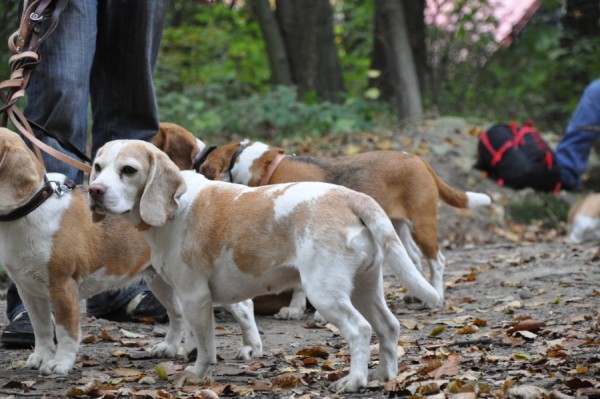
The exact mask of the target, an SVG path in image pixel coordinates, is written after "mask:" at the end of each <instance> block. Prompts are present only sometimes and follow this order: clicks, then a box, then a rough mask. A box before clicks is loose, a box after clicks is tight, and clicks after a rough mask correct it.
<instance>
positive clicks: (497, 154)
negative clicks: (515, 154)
mask: <svg viewBox="0 0 600 399" xmlns="http://www.w3.org/2000/svg"><path fill="white" fill-rule="evenodd" d="M479 138H480V140H481V142H482V143H483V145H484V146H485V148H486V149H487V150H488V151H489V153H490V154H492V160H491V165H492V166H496V164H498V162H500V161H501V160H502V157H503V156H504V153H505V152H506V151H508V149H509V148H512V147H514V146H515V143H514V142H513V141H506V142H505V143H504V144H503V145H502V147H500V148H499V149H497V150H496V149H495V148H494V147H493V146H492V143H490V138H489V137H488V135H487V132H483V133H482V134H481V136H480V137H479Z"/></svg>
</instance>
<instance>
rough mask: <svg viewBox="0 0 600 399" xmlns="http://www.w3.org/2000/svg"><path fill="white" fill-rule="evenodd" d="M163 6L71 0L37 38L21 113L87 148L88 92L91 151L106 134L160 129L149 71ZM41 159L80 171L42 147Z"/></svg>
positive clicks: (78, 177) (75, 174)
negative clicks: (54, 24) (43, 36)
mask: <svg viewBox="0 0 600 399" xmlns="http://www.w3.org/2000/svg"><path fill="white" fill-rule="evenodd" d="M167 8H168V1H166V0H102V1H97V0H77V1H70V2H69V3H68V5H67V7H66V9H65V11H64V12H63V13H62V14H61V18H60V22H59V24H58V27H57V28H56V30H55V31H54V32H53V33H52V34H51V35H50V36H49V37H48V39H47V40H46V41H45V42H43V43H42V44H41V46H40V55H41V62H40V63H39V64H38V65H37V66H36V67H35V69H34V70H33V72H32V74H31V79H30V81H29V85H28V86H27V105H26V107H25V115H26V116H27V117H28V118H30V119H31V120H33V121H34V122H37V123H39V124H41V125H43V126H45V127H46V128H47V129H48V130H51V131H54V132H56V133H57V134H59V135H62V136H63V137H65V138H66V139H68V140H69V141H70V142H71V143H73V144H74V145H76V146H77V147H78V148H79V149H80V150H81V151H82V152H85V149H86V138H87V134H86V132H87V128H88V112H89V101H88V99H91V109H92V121H93V123H92V128H91V132H92V137H91V140H92V157H93V156H94V155H95V153H96V151H97V150H98V148H99V147H101V146H102V145H103V144H104V143H106V142H107V141H110V140H114V139H123V138H128V139H141V140H148V139H150V138H151V137H152V136H153V135H154V134H155V133H156V132H157V131H158V123H159V121H158V107H157V104H156V97H155V94H154V86H153V83H152V72H153V69H154V64H155V61H156V57H157V54H158V49H159V46H160V40H161V37H162V30H163V24H164V20H165V16H166V12H167ZM39 137H40V138H41V139H42V140H44V141H45V142H47V143H48V144H49V145H51V146H53V147H55V148H57V149H59V150H61V151H63V152H65V150H64V149H62V148H61V147H60V146H59V145H58V144H57V143H56V142H55V140H53V139H50V138H48V137H46V136H45V135H43V134H41V135H39ZM71 156H72V154H71ZM44 161H45V163H46V169H47V170H48V171H50V172H59V173H64V174H65V175H67V176H68V177H69V178H71V179H73V180H74V181H75V182H77V183H82V181H83V173H82V172H80V171H77V170H76V169H75V168H73V167H71V166H68V165H66V164H64V163H63V162H62V161H60V160H57V159H54V158H53V157H51V156H49V155H46V154H44Z"/></svg>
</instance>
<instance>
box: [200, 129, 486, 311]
mask: <svg viewBox="0 0 600 399" xmlns="http://www.w3.org/2000/svg"><path fill="white" fill-rule="evenodd" d="M199 171H200V173H202V174H203V175H205V176H206V177H208V178H209V179H214V180H222V181H229V182H233V183H241V184H245V185H248V186H252V187H255V186H262V185H266V184H273V183H287V182H298V181H320V182H327V183H333V184H339V185H343V186H345V187H348V188H351V189H353V190H356V191H360V192H362V193H365V194H368V195H370V196H371V197H373V198H374V199H375V200H376V201H377V202H378V203H379V205H381V207H382V208H383V209H384V210H385V212H386V213H387V215H388V216H389V218H390V219H391V220H392V222H393V224H394V227H395V228H396V231H397V233H398V235H399V236H400V239H401V240H402V242H403V244H404V246H405V247H406V249H407V251H408V253H409V255H410V257H411V259H412V260H413V262H415V264H416V265H417V267H419V268H420V263H421V252H422V254H423V255H425V258H426V259H427V262H428V264H429V268H430V282H431V285H433V287H434V288H435V289H436V291H437V292H438V294H439V295H440V296H441V297H442V298H444V268H445V263H446V259H445V258H444V256H443V255H442V253H441V251H440V250H439V245H438V241H437V215H438V212H437V208H438V203H439V199H440V198H441V199H442V200H444V202H446V203H447V204H449V205H451V206H454V207H457V208H471V207H474V206H479V205H487V204H489V203H490V202H491V200H490V197H489V196H487V195H485V194H479V193H472V192H463V191H459V190H456V189H454V188H452V187H450V186H449V185H448V184H446V183H445V182H444V181H443V180H442V179H441V178H440V177H439V176H438V175H437V174H436V173H435V171H434V170H433V169H432V168H431V166H430V165H429V163H427V162H426V161H425V160H424V159H422V158H420V157H418V156H415V155H410V154H408V153H405V152H400V151H372V152H365V153H361V154H357V155H352V156H344V157H338V158H311V157H297V156H289V155H288V156H286V155H285V151H284V150H283V149H281V148H277V147H271V146H268V145H267V144H264V143H261V142H252V141H249V140H245V141H242V142H237V143H231V144H227V145H224V146H220V147H218V148H216V149H214V150H213V151H212V152H211V153H210V154H208V155H207V157H206V159H205V160H204V162H203V163H202V165H200V170H199ZM415 242H416V245H415ZM304 303H305V300H304V297H303V295H302V292H301V291H296V292H295V293H294V296H293V298H292V302H291V304H290V306H289V307H287V308H282V309H281V311H280V313H279V314H278V317H280V318H298V317H300V315H301V314H302V312H303V310H304Z"/></svg>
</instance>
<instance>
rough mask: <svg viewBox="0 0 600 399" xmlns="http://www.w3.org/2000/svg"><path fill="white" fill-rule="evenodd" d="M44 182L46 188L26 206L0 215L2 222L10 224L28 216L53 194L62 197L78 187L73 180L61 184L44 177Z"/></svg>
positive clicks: (36, 194)
mask: <svg viewBox="0 0 600 399" xmlns="http://www.w3.org/2000/svg"><path fill="white" fill-rule="evenodd" d="M44 182H45V183H44V186H43V187H42V188H41V189H40V191H38V192H37V193H35V195H34V196H33V197H31V199H30V200H29V201H27V203H26V204H24V205H22V206H20V207H18V208H17V209H14V210H13V211H11V212H10V213H8V214H6V215H0V222H10V221H13V220H17V219H20V218H22V217H24V216H27V215H29V214H30V213H31V212H33V211H34V210H35V209H36V208H37V207H39V206H40V205H42V204H43V203H44V202H45V201H46V200H47V199H48V198H50V196H51V195H52V194H54V193H56V194H57V195H59V196H62V195H63V194H64V193H65V190H69V191H70V190H73V189H74V188H75V186H76V184H75V182H74V181H72V180H69V179H66V180H65V181H64V183H59V182H57V181H50V180H48V177H46V176H44Z"/></svg>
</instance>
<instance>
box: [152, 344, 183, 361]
mask: <svg viewBox="0 0 600 399" xmlns="http://www.w3.org/2000/svg"><path fill="white" fill-rule="evenodd" d="M178 349H179V348H178V347H177V345H169V344H167V343H166V342H160V343H158V344H156V345H154V346H153V347H152V348H151V349H150V354H151V355H152V357H164V358H171V357H175V356H177V350H178Z"/></svg>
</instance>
